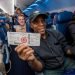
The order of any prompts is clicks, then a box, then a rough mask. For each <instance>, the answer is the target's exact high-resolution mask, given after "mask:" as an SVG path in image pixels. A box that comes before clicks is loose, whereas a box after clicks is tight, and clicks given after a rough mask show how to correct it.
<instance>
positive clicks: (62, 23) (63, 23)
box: [56, 11, 73, 44]
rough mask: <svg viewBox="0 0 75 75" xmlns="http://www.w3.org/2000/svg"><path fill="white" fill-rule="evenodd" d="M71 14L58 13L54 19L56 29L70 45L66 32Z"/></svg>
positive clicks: (69, 38) (66, 12)
mask: <svg viewBox="0 0 75 75" xmlns="http://www.w3.org/2000/svg"><path fill="white" fill-rule="evenodd" d="M72 16H73V13H72V12H69V11H64V12H60V13H59V14H58V15H57V17H56V29H57V30H58V31H60V32H61V33H62V34H63V35H64V36H65V37H66V39H67V42H68V43H69V44H71V42H72V40H71V36H70V33H69V30H68V22H69V21H70V20H71V19H72Z"/></svg>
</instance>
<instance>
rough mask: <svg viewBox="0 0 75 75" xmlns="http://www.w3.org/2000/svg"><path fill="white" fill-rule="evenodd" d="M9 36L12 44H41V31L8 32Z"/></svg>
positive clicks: (9, 41) (9, 42)
mask: <svg viewBox="0 0 75 75" xmlns="http://www.w3.org/2000/svg"><path fill="white" fill-rule="evenodd" d="M7 37H8V44H10V45H19V44H21V43H25V44H27V45H28V46H40V34H39V33H23V32H7Z"/></svg>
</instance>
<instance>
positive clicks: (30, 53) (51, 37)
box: [15, 11, 75, 75]
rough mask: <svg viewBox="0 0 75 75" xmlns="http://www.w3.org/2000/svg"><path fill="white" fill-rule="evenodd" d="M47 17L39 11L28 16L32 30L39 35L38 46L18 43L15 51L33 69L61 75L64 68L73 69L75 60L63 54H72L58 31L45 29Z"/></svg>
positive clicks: (46, 73) (48, 74)
mask: <svg viewBox="0 0 75 75" xmlns="http://www.w3.org/2000/svg"><path fill="white" fill-rule="evenodd" d="M47 17H48V16H47V15H46V14H43V13H40V12H39V11H37V12H34V13H33V14H31V16H30V25H31V28H32V30H33V31H34V32H35V33H40V35H41V39H40V46H33V47H29V46H27V45H25V44H20V45H18V46H17V47H16V48H15V51H16V52H17V54H18V56H19V57H20V58H21V59H22V60H24V61H27V62H28V63H29V65H30V66H31V68H33V69H34V70H35V71H42V72H43V73H44V75H63V74H64V70H67V69H75V61H73V60H72V59H70V58H68V57H65V56H64V55H65V54H66V55H73V52H72V51H71V49H70V46H69V45H67V42H66V40H65V38H64V36H63V35H62V34H61V33H60V32H58V31H55V30H46V22H45V19H46V18H47ZM36 43H37V42H36Z"/></svg>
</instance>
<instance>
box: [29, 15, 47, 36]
mask: <svg viewBox="0 0 75 75" xmlns="http://www.w3.org/2000/svg"><path fill="white" fill-rule="evenodd" d="M30 24H31V28H32V29H33V30H34V32H37V33H40V34H41V35H44V34H45V29H46V23H45V18H44V17H43V16H41V15H40V16H38V17H37V18H36V19H35V20H34V21H30Z"/></svg>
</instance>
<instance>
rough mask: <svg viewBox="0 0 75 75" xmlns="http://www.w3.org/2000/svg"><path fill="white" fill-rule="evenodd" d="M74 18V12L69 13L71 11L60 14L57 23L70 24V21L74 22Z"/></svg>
mask: <svg viewBox="0 0 75 75" xmlns="http://www.w3.org/2000/svg"><path fill="white" fill-rule="evenodd" d="M72 16H73V13H72V12H69V11H64V12H60V13H59V14H58V15H57V18H56V19H57V20H56V21H57V23H63V22H68V21H70V20H72Z"/></svg>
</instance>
